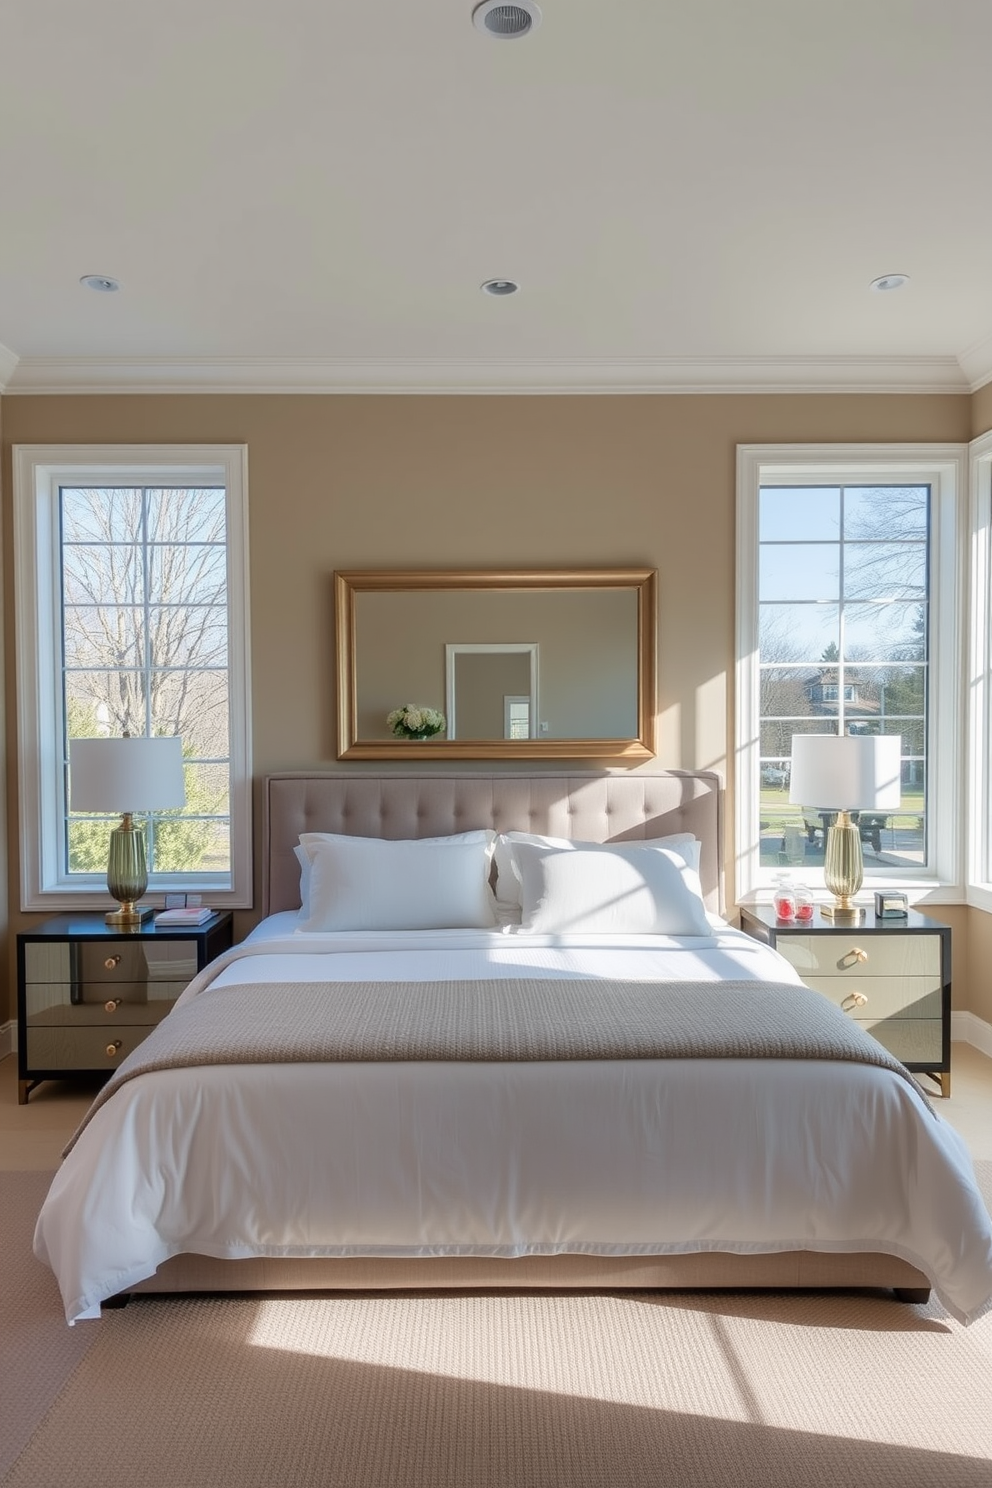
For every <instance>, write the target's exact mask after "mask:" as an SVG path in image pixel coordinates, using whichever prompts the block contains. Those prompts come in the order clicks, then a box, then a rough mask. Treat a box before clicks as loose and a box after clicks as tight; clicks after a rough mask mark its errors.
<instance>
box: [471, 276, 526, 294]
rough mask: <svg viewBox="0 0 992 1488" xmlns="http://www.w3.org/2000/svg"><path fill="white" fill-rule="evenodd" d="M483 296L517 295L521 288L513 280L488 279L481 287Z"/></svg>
mask: <svg viewBox="0 0 992 1488" xmlns="http://www.w3.org/2000/svg"><path fill="white" fill-rule="evenodd" d="M479 287H480V289H481V290H482V293H483V294H488V295H511V294H516V292H517V290H518V289H519V288H520V285H519V284H515V283H514V281H513V280H512V279H487V280H486V282H485V284H482V285H480V286H479Z"/></svg>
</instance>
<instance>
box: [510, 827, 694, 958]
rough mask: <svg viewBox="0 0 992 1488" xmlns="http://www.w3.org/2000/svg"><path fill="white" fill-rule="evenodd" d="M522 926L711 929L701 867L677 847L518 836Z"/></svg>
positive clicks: (647, 931)
mask: <svg viewBox="0 0 992 1488" xmlns="http://www.w3.org/2000/svg"><path fill="white" fill-rule="evenodd" d="M514 858H515V861H516V863H517V865H518V866H519V869H520V889H521V899H522V901H523V913H522V917H521V928H522V929H524V930H527V931H532V932H534V933H535V934H550V933H555V932H569V931H576V932H591V933H594V934H620V935H712V934H713V930H712V927H711V925H710V923H709V920H708V918H707V915H706V906H705V904H704V903H703V894H702V888H701V886H700V883H699V874H698V873H697V872H696V870H695V869H694V868H692V867H690V865H689V864H688V863H687V862H686V860H685V858H684V857H682V856H680V854H679V853H678V852H677V851H674V850H670V849H668V848H658V849H656V850H655V851H654V852H645V851H644V849H643V847H642V846H641V845H640V844H637V845H634V844H628V843H622V844H620V843H608V844H603V845H599V844H598V843H591V844H587V845H584V846H582V847H580V848H576V847H575V846H574V845H573V846H571V847H570V848H569V849H567V850H564V851H563V850H561V849H559V848H548V847H539V846H537V845H536V844H534V843H529V842H527V843H525V842H518V843H516V845H515V848H514Z"/></svg>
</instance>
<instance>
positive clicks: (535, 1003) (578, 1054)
mask: <svg viewBox="0 0 992 1488" xmlns="http://www.w3.org/2000/svg"><path fill="white" fill-rule="evenodd" d="M397 1059H399V1060H436V1059H458V1060H469V1061H475V1060H534V1059H540V1060H556V1059H566V1060H567V1059H841V1060H854V1061H857V1062H859V1063H862V1064H873V1065H879V1066H881V1067H882V1068H884V1069H890V1070H892V1071H894V1072H895V1073H896V1074H899V1075H902V1076H904V1077H905V1078H906V1079H907V1080H909V1081H910V1082H911V1083H912V1084H913V1085H914V1087H915V1088H917V1089H919V1087H918V1086H917V1085H916V1081H915V1080H913V1077H912V1075H911V1074H910V1073H909V1072H908V1070H906V1069H905V1068H904V1066H903V1065H901V1064H900V1063H899V1061H898V1060H897V1059H895V1058H894V1057H893V1056H892V1055H891V1054H889V1053H888V1051H887V1050H886V1049H884V1048H883V1047H882V1045H881V1044H879V1043H876V1041H875V1040H874V1039H873V1038H871V1037H870V1036H869V1035H868V1034H867V1033H865V1032H864V1031H863V1030H862V1029H861V1028H859V1027H858V1025H857V1024H856V1023H853V1022H852V1021H851V1020H850V1019H849V1018H848V1017H847V1016H846V1015H845V1014H844V1013H842V1012H841V1011H840V1010H839V1009H838V1008H836V1007H834V1005H833V1004H832V1003H830V1002H828V1001H827V999H826V998H825V997H824V996H822V994H821V993H819V992H813V991H811V990H810V989H809V988H808V987H803V986H796V985H793V984H792V983H777V982H756V981H729V982H716V983H710V982H627V981H612V980H599V979H594V978H589V979H583V978H575V979H558V978H545V977H521V978H508V979H503V978H492V979H490V980H485V981H435V982H288V983H287V982H282V983H271V982H252V983H246V984H244V985H241V986H225V987H215V988H212V989H209V990H208V991H206V992H204V993H203V994H202V995H200V996H199V997H196V998H194V999H193V1000H192V1001H191V1002H189V1003H187V1004H185V1005H184V1006H183V1007H180V1008H176V1009H174V1010H173V1011H172V1012H171V1013H170V1014H169V1015H168V1017H167V1018H165V1019H163V1021H162V1022H161V1023H160V1024H159V1025H158V1026H157V1027H156V1028H154V1029H153V1030H152V1032H151V1033H150V1034H149V1036H148V1037H147V1038H146V1039H144V1040H143V1041H142V1043H141V1044H140V1045H139V1046H138V1048H137V1049H135V1050H133V1051H132V1053H131V1054H129V1055H128V1056H127V1058H126V1059H125V1060H123V1062H122V1063H121V1064H120V1066H119V1067H118V1068H117V1070H116V1071H115V1072H114V1075H113V1077H112V1078H111V1079H110V1081H109V1082H108V1083H107V1085H105V1086H104V1088H103V1089H102V1090H101V1091H100V1093H99V1094H98V1095H97V1097H96V1099H95V1100H94V1102H93V1104H92V1106H91V1107H90V1109H89V1111H88V1112H87V1113H86V1116H85V1117H84V1119H83V1121H82V1123H81V1124H80V1126H79V1128H78V1129H77V1131H76V1132H75V1134H74V1135H73V1137H72V1139H71V1140H70V1142H69V1144H68V1146H67V1147H66V1148H65V1152H66V1153H67V1152H69V1150H70V1149H71V1147H72V1146H73V1145H74V1143H75V1141H76V1139H77V1138H78V1136H79V1133H80V1132H81V1131H82V1130H83V1128H84V1127H85V1126H86V1124H87V1123H88V1122H89V1120H90V1118H91V1117H92V1116H93V1114H94V1112H95V1111H97V1110H98V1109H99V1108H100V1106H101V1105H103V1104H104V1103H105V1102H106V1101H107V1100H108V1099H109V1098H110V1097H111V1095H112V1094H113V1093H114V1091H115V1090H117V1089H118V1088H119V1087H120V1086H121V1085H122V1084H124V1083H125V1082H126V1081H128V1080H133V1079H135V1078H136V1077H137V1076H138V1075H141V1074H147V1073H148V1072H149V1071H152V1070H163V1069H193V1068H196V1067H197V1066H198V1065H207V1064H245V1065H249V1064H284V1063H314V1062H316V1063H324V1062H329V1063H336V1062H351V1061H364V1060H376V1061H378V1060H397ZM921 1093H922V1092H921ZM63 1155H64V1154H63Z"/></svg>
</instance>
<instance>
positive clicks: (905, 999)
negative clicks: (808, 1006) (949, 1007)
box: [803, 976, 943, 1023]
mask: <svg viewBox="0 0 992 1488" xmlns="http://www.w3.org/2000/svg"><path fill="white" fill-rule="evenodd" d="M803 980H804V982H805V983H806V985H807V987H813V988H814V989H815V990H816V991H817V992H822V993H823V995H824V997H828V998H829V999H830V1001H831V1002H832V1003H834V1004H835V1005H836V1006H837V1007H839V1008H843V1010H844V1012H845V1013H850V1014H851V1017H852V1018H856V1019H857V1020H858V1022H869V1021H871V1020H874V1019H881V1018H936V1020H937V1022H938V1023H939V1022H940V1016H941V1006H942V999H943V994H942V990H941V986H940V980H939V978H938V980H937V981H936V982H934V981H932V980H930V978H928V977H872V976H867V977H866V976H862V977H860V978H858V979H857V980H854V981H851V982H847V981H844V980H843V979H842V978H840V977H818V976H807V977H804V978H803ZM862 997H863V998H864V999H865V1001H864V1002H861V1001H860V999H861V998H862Z"/></svg>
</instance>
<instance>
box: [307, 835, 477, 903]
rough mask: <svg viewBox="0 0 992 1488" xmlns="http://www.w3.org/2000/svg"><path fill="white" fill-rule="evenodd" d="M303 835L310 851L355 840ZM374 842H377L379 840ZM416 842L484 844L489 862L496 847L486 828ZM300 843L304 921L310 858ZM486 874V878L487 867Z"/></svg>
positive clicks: (336, 836) (424, 838)
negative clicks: (321, 845)
mask: <svg viewBox="0 0 992 1488" xmlns="http://www.w3.org/2000/svg"><path fill="white" fill-rule="evenodd" d="M304 835H305V837H306V839H307V841H308V843H309V844H310V847H311V851H312V850H313V844H314V843H316V842H317V841H318V840H319V841H321V842H354V840H355V839H354V837H351V836H349V835H348V834H347V833H344V832H306V833H305V834H304ZM376 840H377V841H378V840H379V839H376ZM417 841H418V842H485V844H486V852H487V854H488V856H489V859H490V860H491V859H492V855H493V851H494V848H495V845H496V833H495V832H493V831H490V830H489V829H488V828H482V827H479V828H478V829H477V830H476V831H473V832H452V833H450V834H449V835H448V836H447V837H418V838H417ZM302 842H303V838H302V837H301V838H300V840H299V842H298V843H297V845H296V846H295V847H294V848H293V852H294V854H295V856H296V861H297V862H298V863H299V865H300V918H301V919H302V920H306V919H309V917H310V858H309V856H308V855H307V851H306V849H305V848H304V847H303V846H302ZM486 872H487V878H488V873H489V868H488V866H487V869H486Z"/></svg>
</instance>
